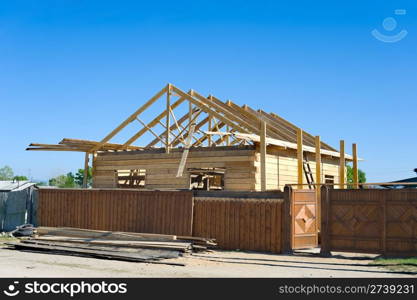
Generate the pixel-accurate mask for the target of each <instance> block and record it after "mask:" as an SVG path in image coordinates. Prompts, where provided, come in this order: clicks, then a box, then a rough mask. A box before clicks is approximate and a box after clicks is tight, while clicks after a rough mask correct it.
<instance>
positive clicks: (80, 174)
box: [75, 167, 93, 187]
mask: <svg viewBox="0 0 417 300" xmlns="http://www.w3.org/2000/svg"><path fill="white" fill-rule="evenodd" d="M83 182H84V169H78V172H77V173H75V183H76V184H77V185H79V186H80V187H82V186H83ZM92 185H93V169H92V168H91V167H89V168H88V173H87V186H92Z"/></svg>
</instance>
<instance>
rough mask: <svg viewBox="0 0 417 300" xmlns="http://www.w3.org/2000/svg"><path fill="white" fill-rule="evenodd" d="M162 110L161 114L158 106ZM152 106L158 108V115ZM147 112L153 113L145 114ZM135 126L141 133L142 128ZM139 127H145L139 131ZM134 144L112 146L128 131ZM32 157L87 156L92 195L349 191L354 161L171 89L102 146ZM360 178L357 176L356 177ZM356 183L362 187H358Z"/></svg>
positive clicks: (274, 118)
mask: <svg viewBox="0 0 417 300" xmlns="http://www.w3.org/2000/svg"><path fill="white" fill-rule="evenodd" d="M158 104H159V105H160V106H159V107H161V106H162V107H163V108H162V109H159V110H157V107H158V106H157V105H158ZM151 106H152V107H151ZM145 112H146V113H145ZM135 126H136V127H135ZM137 126H138V127H137ZM128 127H129V130H128V131H129V132H130V134H131V136H129V138H128V139H124V140H123V141H122V142H121V143H120V142H119V143H115V142H112V140H114V139H116V138H119V139H120V136H121V134H122V131H125V130H127V128H128ZM28 150H48V151H80V152H85V153H86V156H85V167H86V168H87V167H88V164H89V158H90V156H91V158H92V159H91V160H90V161H91V162H92V167H93V187H96V188H137V189H204V190H240V191H260V190H282V189H283V187H284V186H285V184H304V188H305V187H306V186H308V187H310V188H314V183H336V184H340V186H341V187H343V186H344V184H345V181H346V180H345V176H346V175H345V174H346V172H345V162H346V161H349V160H353V161H354V168H355V170H357V156H356V146H355V145H354V148H353V156H350V155H346V154H345V153H344V143H343V141H341V148H340V150H337V149H335V148H332V147H331V146H329V145H327V144H326V143H324V142H321V141H320V138H319V137H318V136H316V137H314V136H312V135H311V134H309V133H307V132H304V131H303V130H302V129H300V128H298V127H297V126H295V125H293V124H291V123H290V122H288V121H286V120H284V119H283V118H281V117H279V116H278V115H276V114H274V113H267V112H264V111H262V110H254V109H252V108H250V107H249V106H247V105H243V106H239V105H237V104H235V103H233V102H232V101H230V100H228V101H221V100H219V99H218V98H216V97H214V96H212V95H209V96H208V97H204V96H202V95H200V94H199V93H197V92H195V91H193V90H190V91H188V92H184V91H182V90H180V89H178V88H177V87H175V86H174V85H172V84H168V85H167V86H165V87H164V88H163V89H162V90H160V91H159V92H158V93H157V94H156V95H155V96H154V97H152V98H151V99H150V100H148V101H147V102H146V103H145V104H143V105H142V106H141V107H140V108H139V109H138V110H136V111H135V112H134V113H133V114H132V115H131V116H129V117H128V118H127V119H126V120H125V121H123V122H122V123H121V124H120V125H119V126H117V127H116V128H115V129H114V130H113V131H112V132H110V133H109V134H108V135H107V136H106V137H104V138H103V139H102V140H101V141H100V142H94V141H86V140H76V139H63V140H62V141H61V142H60V143H59V144H57V145H50V144H31V145H30V147H29V148H28ZM356 172H357V171H356ZM356 182H357V179H356Z"/></svg>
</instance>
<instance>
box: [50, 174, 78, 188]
mask: <svg viewBox="0 0 417 300" xmlns="http://www.w3.org/2000/svg"><path fill="white" fill-rule="evenodd" d="M49 185H51V186H57V187H59V188H75V187H77V185H76V183H75V177H74V174H72V173H71V172H69V173H67V175H59V176H57V177H54V178H51V179H49Z"/></svg>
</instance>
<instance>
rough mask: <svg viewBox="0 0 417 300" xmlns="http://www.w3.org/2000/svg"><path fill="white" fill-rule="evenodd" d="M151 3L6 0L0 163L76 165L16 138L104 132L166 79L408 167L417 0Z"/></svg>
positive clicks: (42, 169) (376, 171) (393, 166)
mask: <svg viewBox="0 0 417 300" xmlns="http://www.w3.org/2000/svg"><path fill="white" fill-rule="evenodd" d="M154 2H155V3H152V1H143V2H141V1H76V0H73V1H45V0H44V1H6V0H5V1H1V5H0V70H1V72H0V99H1V106H0V107H1V118H0V124H1V131H0V138H1V139H0V143H1V147H0V166H3V165H6V164H7V165H10V166H11V167H12V168H13V169H14V170H15V173H19V174H21V175H28V173H29V172H30V175H31V176H32V177H33V178H35V179H43V180H45V179H47V178H49V177H51V176H56V175H58V174H59V173H66V172H68V171H74V170H76V169H77V168H79V167H82V165H83V154H81V153H67V152H27V151H25V148H26V146H27V145H28V144H29V143H30V142H43V143H57V142H58V141H60V140H61V138H63V137H72V138H84V139H92V140H100V139H101V138H103V137H104V136H105V135H106V134H107V133H108V132H109V131H110V130H111V129H113V128H114V127H115V126H116V125H118V123H119V122H121V121H122V120H123V119H124V118H126V117H127V116H128V115H129V114H130V113H131V112H132V111H133V110H134V109H136V108H137V107H138V106H140V104H141V103H143V101H145V100H147V99H148V98H149V97H150V96H152V95H153V94H154V93H155V92H156V91H158V90H159V89H160V88H161V87H163V86H164V85H165V84H166V83H167V82H171V83H173V84H175V85H176V86H178V87H180V88H182V89H183V90H188V89H189V88H193V89H195V90H197V91H199V92H201V93H202V94H209V93H213V94H214V95H216V96H217V97H219V98H221V99H229V98H230V99H232V100H233V101H235V102H236V103H238V104H244V103H247V104H249V105H250V106H253V107H254V108H263V109H264V110H266V111H273V112H276V113H278V114H280V115H281V116H283V117H285V118H286V119H288V120H289V121H291V122H293V123H295V124H296V125H298V126H300V127H302V128H304V129H305V130H307V131H309V132H311V133H312V134H315V135H316V134H319V135H321V137H322V139H323V140H324V141H326V142H327V143H329V144H331V145H333V146H335V147H338V143H339V140H340V139H341V138H343V139H345V141H346V143H347V147H348V149H347V152H348V153H350V152H351V151H350V144H351V143H352V142H356V143H358V147H359V154H360V156H361V157H363V158H365V161H364V162H362V163H361V164H360V168H362V169H363V170H365V171H366V173H367V175H368V181H385V180H394V179H401V178H404V177H411V176H413V175H415V174H414V173H413V172H412V169H413V168H417V130H416V121H417V109H416V108H417V82H416V81H417V59H416V58H417V39H416V36H417V35H416V29H417V17H416V14H417V3H416V2H415V1H343V3H342V1H282V2H280V1H261V0H258V1H196V0H193V1H179V0H178V1H154ZM395 9H406V14H405V15H404V14H403V15H396V14H395V13H394V10H395ZM388 17H393V18H394V19H395V20H396V21H397V27H396V28H395V29H393V30H391V31H387V30H386V29H385V28H383V24H382V21H383V20H384V19H386V18H388ZM391 25H392V19H391ZM386 28H388V27H386ZM373 29H377V30H379V31H380V32H381V33H384V34H386V35H389V36H393V35H395V34H398V33H399V32H400V31H401V30H407V32H408V35H407V36H406V37H405V38H404V39H402V40H401V41H398V42H396V43H384V42H381V41H379V40H377V39H376V38H374V37H373V36H372V35H371V31H372V30H373ZM389 29H392V26H391V28H389Z"/></svg>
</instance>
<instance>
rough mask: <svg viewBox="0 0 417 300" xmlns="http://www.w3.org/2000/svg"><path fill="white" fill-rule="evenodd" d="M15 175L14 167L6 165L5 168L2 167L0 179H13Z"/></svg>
mask: <svg viewBox="0 0 417 300" xmlns="http://www.w3.org/2000/svg"><path fill="white" fill-rule="evenodd" d="M13 175H14V174H13V169H12V168H10V167H9V166H4V167H3V168H0V180H12V179H13Z"/></svg>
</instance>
